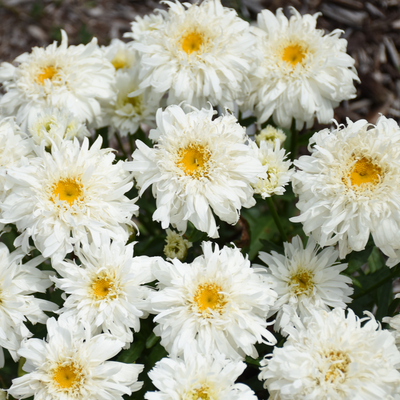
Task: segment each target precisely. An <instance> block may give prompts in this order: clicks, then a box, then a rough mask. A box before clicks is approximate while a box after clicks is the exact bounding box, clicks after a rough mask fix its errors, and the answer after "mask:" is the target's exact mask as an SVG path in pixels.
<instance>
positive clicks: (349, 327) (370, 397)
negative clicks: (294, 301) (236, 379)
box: [259, 308, 400, 400]
mask: <svg viewBox="0 0 400 400" xmlns="http://www.w3.org/2000/svg"><path fill="white" fill-rule="evenodd" d="M312 314H313V315H312V317H309V318H308V319H307V321H306V325H305V326H302V324H299V325H298V327H297V329H295V328H291V329H290V331H289V329H288V331H289V333H290V334H289V337H288V339H287V341H286V342H285V344H284V345H283V347H282V348H277V347H275V349H274V352H273V355H272V358H269V357H270V356H266V357H265V359H264V360H263V361H262V362H261V365H262V367H261V373H260V375H259V379H260V380H265V381H266V382H265V383H264V387H266V388H268V391H269V392H270V396H271V397H270V398H271V400H278V399H279V400H302V399H307V400H319V399H335V400H336V399H338V400H339V399H343V400H353V399H354V400H355V399H357V400H376V399H392V398H393V397H391V396H394V395H395V393H396V391H397V389H398V387H399V385H400V373H399V372H398V371H397V370H396V366H399V363H400V352H399V351H398V350H397V348H396V345H395V344H394V338H393V336H392V335H391V334H390V332H388V331H386V330H382V329H381V326H380V324H379V323H378V322H377V321H376V320H375V318H374V316H373V315H372V314H370V313H368V317H367V318H363V319H359V318H358V317H357V316H355V315H354V312H353V311H352V310H349V311H348V315H347V317H346V316H345V311H344V310H343V309H341V308H335V309H334V310H333V311H331V312H330V313H327V312H326V311H319V312H318V311H313V312H312ZM364 322H365V324H364V325H363V326H362V323H364Z"/></svg>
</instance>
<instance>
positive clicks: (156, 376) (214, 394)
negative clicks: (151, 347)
mask: <svg viewBox="0 0 400 400" xmlns="http://www.w3.org/2000/svg"><path fill="white" fill-rule="evenodd" d="M245 368H246V364H245V363H244V362H242V361H238V360H236V361H233V360H229V359H226V358H225V356H224V355H222V354H219V353H216V354H213V355H202V354H201V353H196V352H193V351H192V352H190V353H189V352H187V353H185V359H184V360H182V359H179V358H163V359H161V360H160V361H158V362H157V364H156V365H155V367H154V368H153V369H152V370H151V371H150V372H149V373H148V375H149V377H150V379H151V380H152V382H153V384H154V386H155V387H156V388H157V389H158V390H159V391H156V392H147V393H146V394H145V396H144V397H145V399H147V400H175V399H182V400H194V399H196V400H197V399H207V400H208V399H215V400H217V399H218V400H257V396H256V395H255V394H254V392H253V391H252V390H251V389H250V388H249V387H248V386H247V385H244V384H243V383H235V381H236V379H237V378H238V377H239V376H240V375H241V374H242V372H243V371H244V370H245Z"/></svg>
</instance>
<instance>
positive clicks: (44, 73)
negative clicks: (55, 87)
mask: <svg viewBox="0 0 400 400" xmlns="http://www.w3.org/2000/svg"><path fill="white" fill-rule="evenodd" d="M57 74H58V70H57V68H55V67H53V66H51V65H50V66H48V67H45V68H43V69H42V70H41V72H40V73H39V74H38V76H37V77H36V82H38V83H40V84H41V85H44V82H45V80H46V79H49V80H50V81H51V80H52V79H53V78H54V77H55V76H57Z"/></svg>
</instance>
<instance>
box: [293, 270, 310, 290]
mask: <svg viewBox="0 0 400 400" xmlns="http://www.w3.org/2000/svg"><path fill="white" fill-rule="evenodd" d="M313 278H314V274H313V273H312V272H310V271H308V270H305V269H299V270H298V271H297V272H296V273H295V274H293V275H292V276H291V277H290V286H291V289H292V292H294V294H295V295H296V296H300V295H302V294H305V295H306V296H310V295H311V294H312V292H313V289H314V281H313Z"/></svg>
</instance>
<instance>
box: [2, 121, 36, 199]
mask: <svg viewBox="0 0 400 400" xmlns="http://www.w3.org/2000/svg"><path fill="white" fill-rule="evenodd" d="M0 143H1V146H0V202H1V201H3V200H4V198H5V196H6V193H7V192H9V191H10V190H11V188H12V186H13V182H12V181H11V182H9V181H7V180H6V175H7V172H6V171H7V168H10V167H15V166H19V165H20V164H21V162H22V161H21V160H22V159H25V158H27V157H33V156H34V153H33V143H32V139H28V135H27V134H26V133H24V132H22V131H21V129H20V128H19V126H18V125H17V124H16V123H15V121H14V118H12V117H10V118H0Z"/></svg>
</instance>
